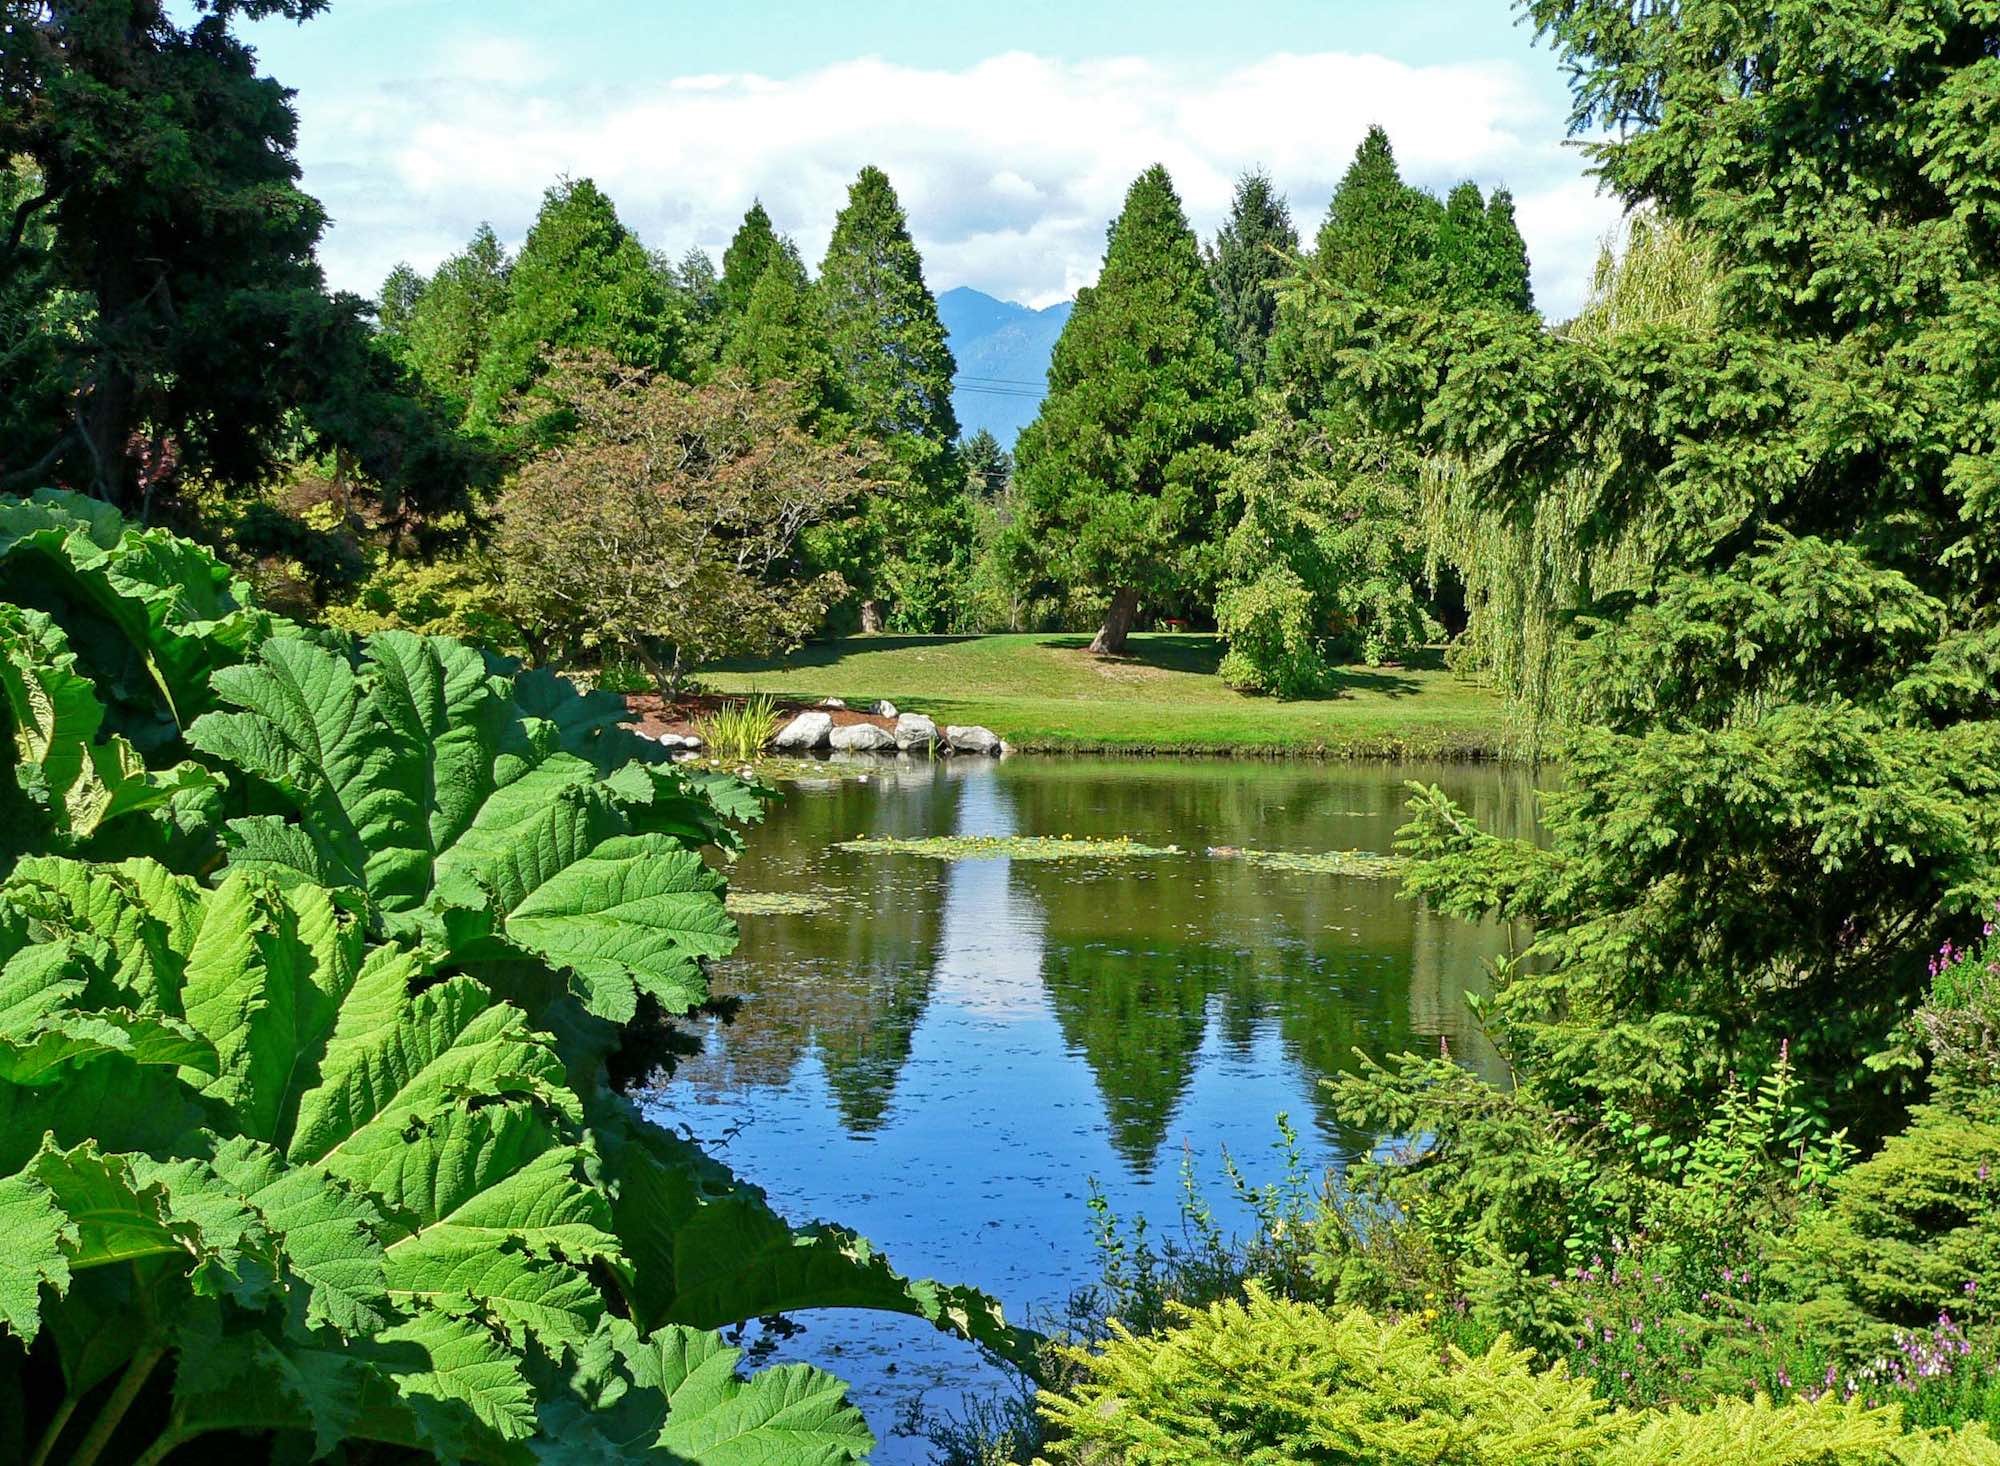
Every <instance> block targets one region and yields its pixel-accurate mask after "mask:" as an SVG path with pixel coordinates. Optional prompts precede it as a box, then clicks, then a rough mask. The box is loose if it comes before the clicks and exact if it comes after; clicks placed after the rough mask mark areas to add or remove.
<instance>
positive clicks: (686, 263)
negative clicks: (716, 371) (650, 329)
mask: <svg viewBox="0 0 2000 1466" xmlns="http://www.w3.org/2000/svg"><path fill="white" fill-rule="evenodd" d="M667 279H668V281H669V283H670V284H671V285H672V286H673V288H674V289H675V290H678V291H679V292H680V294H681V303H682V306H683V308H684V309H685V310H686V312H687V347H686V351H685V355H686V357H687V360H688V362H689V364H690V365H691V367H692V368H693V369H694V372H695V374H696V375H700V374H701V372H702V371H703V370H704V369H705V368H707V367H709V366H711V365H712V364H713V363H714V362H716V361H717V360H718V359H720V358H721V356H722V350H723V348H724V347H725V346H727V345H728V344H729V323H728V320H727V318H726V317H725V316H724V314H723V310H722V281H721V279H720V277H718V276H717V275H716V273H715V261H714V260H712V259H710V258H709V257H708V251H707V250H705V249H702V248H701V247H700V246H698V245H697V246H693V247H691V248H689V250H688V251H687V253H685V254H683V255H682V256H681V257H680V259H679V260H677V261H676V262H675V263H674V264H673V265H672V267H670V268H669V269H668V271H667Z"/></svg>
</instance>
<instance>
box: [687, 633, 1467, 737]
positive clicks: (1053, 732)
mask: <svg viewBox="0 0 2000 1466" xmlns="http://www.w3.org/2000/svg"><path fill="white" fill-rule="evenodd" d="M1088 642H1089V638H1088V637H1086V636H1079V635H1012V636H859V637H851V638H848V639H847V640H844V641H836V642H827V643H823V644H818V645H813V646H808V647H805V648H803V649H801V650H800V651H798V652H796V653H794V654H793V655H792V656H790V657H786V658H783V659H781V660H777V661H770V662H739V663H732V664H730V665H729V666H728V667H727V668H725V669H723V670H719V671H713V672H706V673H703V674H702V678H701V680H702V681H703V682H705V683H707V684H708V685H709V686H711V687H713V688H714V689H715V690H716V691H718V692H731V693H736V692H769V693H773V694H776V695H779V696H783V697H799V698H810V699H817V698H821V697H839V698H843V699H845V700H846V701H847V702H848V703H850V704H853V705H855V706H861V707H865V706H866V705H867V704H868V703H870V702H872V701H874V700H875V699H877V698H888V699H889V700H890V701H891V702H893V703H895V704H896V705H897V706H898V707H899V708H902V709H904V710H905V711H912V712H921V713H928V714H929V715H930V716H932V717H933V718H936V719H937V721H938V723H939V725H940V726H942V725H944V724H946V723H978V724H983V725H984V726H986V727H989V728H991V729H993V730H994V731H995V732H996V733H998V734H1000V736H1001V737H1003V738H1005V739H1006V740H1007V741H1008V742H1009V743H1010V744H1012V745H1013V746H1014V747H1015V748H1017V749H1022V750H1028V751H1043V752H1118V753H1258V754H1322V755H1332V756H1336V757H1367V756H1409V757H1443V758H1478V757H1487V756H1492V755H1494V754H1496V753H1497V752H1498V751H1499V745H1500V741H1501V740H1500V733H1501V722H1502V708H1501V704H1500V700H1499V698H1497V697H1496V696H1495V695H1494V694H1492V693H1491V692H1488V691H1486V690H1485V689H1483V688H1478V687H1473V686H1470V685H1468V684H1466V683H1464V682H1460V681H1459V680H1457V679H1456V678H1454V677H1453V676H1452V675H1451V674H1450V673H1448V672H1446V671H1444V670H1442V669H1441V668H1401V667H1379V668H1377V667H1351V668H1347V669H1344V670H1343V671H1342V672H1341V674H1340V685H1339V687H1338V688H1337V689H1336V690H1335V691H1334V692H1333V693H1331V694H1329V695H1328V696H1326V697H1323V698H1315V699H1311V700H1308V701H1301V702H1279V701H1277V700H1276V699H1274V698H1267V697H1245V696H1244V695H1243V694H1241V693H1238V692H1232V691H1231V690H1230V689H1229V688H1227V687H1225V686H1223V684H1222V680H1221V679H1220V678H1219V677H1217V676H1216V671H1215V669H1216V665H1217V664H1218V663H1219V662H1220V661H1221V660H1222V646H1221V643H1220V642H1219V640H1218V639H1217V638H1216V637H1214V636H1206V635H1195V634H1180V633H1156V634H1152V635H1141V636H1134V637H1133V638H1132V643H1131V650H1132V655H1131V656H1129V657H1125V658H1120V659H1117V660H1110V659H1105V658H1099V657H1093V656H1091V655H1090V653H1089V652H1087V651H1086V650H1085V649H1084V648H1085V647H1086V645H1087V644H1088Z"/></svg>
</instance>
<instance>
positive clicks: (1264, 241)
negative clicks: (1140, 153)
mask: <svg viewBox="0 0 2000 1466" xmlns="http://www.w3.org/2000/svg"><path fill="white" fill-rule="evenodd" d="M1298 247H1299V232H1298V230H1296V229H1295V228H1293V227H1292V210H1291V207H1290V205H1288V204H1287V203H1286V202H1285V200H1284V196H1283V195H1282V194H1280V193H1279V192H1278V190H1277V187H1276V185H1275V184H1273V183H1272V182H1271V176H1270V175H1269V174H1268V173H1264V172H1261V171H1259V172H1251V173H1246V174H1244V175H1243V177H1242V178H1241V179H1239V180H1238V181H1237V184H1236V198H1235V201H1234V203H1233V204H1232V205H1231V207H1230V210H1229V218H1228V219H1227V220H1226V221H1225V222H1224V223H1223V226H1222V228H1221V229H1220V230H1219V231H1218V232H1217V233H1216V236H1215V244H1214V245H1213V246H1212V247H1211V248H1210V250H1209V252H1208V273H1209V275H1210V277H1211V278H1213V280H1214V281H1215V294H1216V297H1217V298H1218V299H1219V300H1220V301H1221V302H1222V320H1223V325H1224V328H1225V329H1226V330H1227V331H1228V333H1229V342H1230V346H1231V347H1232V349H1233V350H1234V351H1235V352H1236V364H1237V365H1238V366H1239V367H1240V368H1242V371H1243V377H1244V380H1245V381H1246V382H1248V383H1249V384H1251V385H1252V386H1254V385H1256V384H1257V383H1259V382H1261V381H1262V380H1263V377H1264V352H1265V348H1266V346H1267V344H1268V343H1269V341H1270V339H1271V328H1272V327H1273V326H1274V325H1275V324H1276V323H1277V315H1278V298H1277V294H1276V292H1275V290H1274V289H1273V287H1274V286H1275V285H1276V284H1277V282H1278V281H1279V280H1281V279H1283V278H1284V277H1285V275H1286V274H1287V273H1289V272H1290V270H1291V259H1290V256H1292V255H1294V254H1296V253H1297V252H1298Z"/></svg>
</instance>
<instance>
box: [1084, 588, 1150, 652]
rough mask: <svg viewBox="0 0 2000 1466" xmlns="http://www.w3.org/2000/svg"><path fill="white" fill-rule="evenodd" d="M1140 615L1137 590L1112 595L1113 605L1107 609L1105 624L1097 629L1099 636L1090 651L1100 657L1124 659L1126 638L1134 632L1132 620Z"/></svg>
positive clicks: (1114, 592)
mask: <svg viewBox="0 0 2000 1466" xmlns="http://www.w3.org/2000/svg"><path fill="white" fill-rule="evenodd" d="M1138 614H1139V593H1138V592H1137V591H1136V590H1127V589H1122V588H1121V589H1119V590H1115V591H1113V592H1112V593H1111V604H1110V605H1109V606H1107V607H1106V608H1105V611H1104V624H1103V625H1102V626H1100V627H1098V628H1097V636H1096V638H1095V639H1094V640H1093V641H1092V642H1091V643H1090V649H1091V650H1092V651H1093V652H1095V653H1096V654H1097V655H1098V656H1100V657H1122V656H1124V655H1125V638H1126V637H1127V636H1129V635H1130V634H1131V632H1132V620H1133V618H1134V617H1135V616H1137V615H1138Z"/></svg>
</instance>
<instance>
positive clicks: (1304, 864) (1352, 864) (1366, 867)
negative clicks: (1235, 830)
mask: <svg viewBox="0 0 2000 1466" xmlns="http://www.w3.org/2000/svg"><path fill="white" fill-rule="evenodd" d="M1208 853H1209V854H1210V855H1212V856H1214V857H1215V858H1216V859H1218V860H1241V861H1243V862H1244V863H1245V864H1248V865H1261V866H1264V867H1265V868H1266V869H1269V870H1287V871H1293V872H1296V873H1298V874H1300V875H1317V876H1357V877H1361V878H1363V879H1368V880H1394V879H1396V878H1397V877H1399V876H1401V875H1402V874H1403V872H1404V871H1406V870H1408V869H1409V866H1410V863H1409V861H1407V860H1405V859H1403V858H1402V857H1401V856H1399V855H1381V854H1378V853H1376V852H1375V851H1373V850H1328V851H1325V852H1323V853H1319V854H1308V853H1305V852H1301V851H1296V850H1241V849H1238V848H1236V847H1235V846H1233V845H1214V846H1210V847H1209V852H1208Z"/></svg>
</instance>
